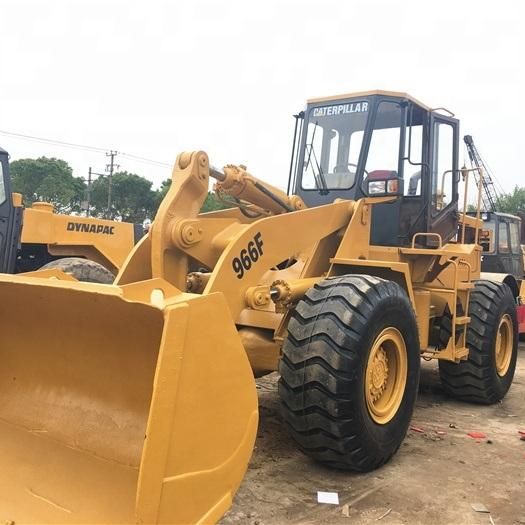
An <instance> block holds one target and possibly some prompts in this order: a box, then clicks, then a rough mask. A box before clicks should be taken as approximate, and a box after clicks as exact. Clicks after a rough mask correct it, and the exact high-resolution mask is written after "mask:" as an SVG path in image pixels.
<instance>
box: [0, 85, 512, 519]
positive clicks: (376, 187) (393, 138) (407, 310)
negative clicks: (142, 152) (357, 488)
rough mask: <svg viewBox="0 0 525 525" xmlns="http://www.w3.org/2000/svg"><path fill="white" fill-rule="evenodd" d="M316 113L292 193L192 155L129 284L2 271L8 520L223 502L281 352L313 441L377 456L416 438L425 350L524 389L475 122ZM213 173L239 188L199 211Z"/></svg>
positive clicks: (323, 104) (467, 393)
mask: <svg viewBox="0 0 525 525" xmlns="http://www.w3.org/2000/svg"><path fill="white" fill-rule="evenodd" d="M298 119H299V120H298V124H299V125H298V129H299V132H298V134H297V135H298V136H297V141H296V142H297V143H298V146H296V147H294V151H295V153H296V155H295V160H294V162H293V163H292V164H293V166H294V167H295V169H294V170H292V177H291V182H290V188H291V191H290V192H289V193H290V194H287V193H285V192H283V191H280V190H278V189H276V188H274V187H272V186H270V185H268V184H266V183H264V182H262V181H261V180H259V179H256V178H255V177H253V176H252V175H250V174H249V173H248V172H247V171H246V168H245V167H243V166H233V165H228V166H226V167H225V168H224V169H223V170H218V169H215V168H213V167H212V166H210V164H209V161H208V157H207V155H206V154H205V153H204V152H193V153H183V154H180V155H179V156H178V158H177V161H176V164H175V167H174V170H173V183H172V185H171V188H170V190H169V192H168V194H167V195H166V198H165V199H164V201H163V202H162V204H161V206H160V208H159V211H158V213H157V216H156V218H155V221H154V223H153V225H152V228H151V229H150V231H149V232H148V234H147V235H146V236H145V237H144V238H142V240H141V241H140V242H139V243H138V244H137V245H136V246H135V247H134V249H133V250H132V252H131V254H130V255H129V257H128V258H127V260H126V262H125V263H124V265H123V267H122V268H121V270H120V272H119V274H118V276H117V278H116V281H115V283H114V284H113V285H112V286H101V285H98V284H93V283H79V282H75V281H72V280H71V278H70V277H68V276H67V275H63V277H64V278H63V279H62V278H61V276H60V273H59V272H56V273H55V275H54V277H55V278H53V279H50V278H47V276H46V275H45V274H43V275H42V277H39V276H38V274H37V273H36V274H33V275H32V276H29V277H26V276H23V275H2V276H0V296H1V297H2V301H0V320H1V322H2V323H3V324H2V326H1V329H0V338H1V339H0V362H1V363H2V366H1V367H0V371H1V372H0V373H1V374H2V376H1V377H0V450H1V451H2V453H1V455H0V468H1V471H2V476H1V477H0V519H3V520H6V521H10V520H12V521H14V522H15V523H16V524H21V523H34V522H38V523H131V522H136V523H177V524H188V523H214V522H216V521H217V520H219V519H220V517H221V516H222V515H223V513H224V512H225V511H226V510H227V509H228V508H229V506H230V505H231V502H232V498H233V495H234V494H235V492H236V490H237V488H238V487H239V485H240V483H241V481H242V478H243V476H244V473H245V471H246V468H247V465H248V461H249V459H250V455H251V452H252V448H253V445H254V441H255V437H256V431H257V422H258V408H257V395H256V389H255V381H254V375H255V376H257V375H262V374H265V373H268V372H271V371H274V370H279V371H280V374H281V379H280V383H279V395H280V397H281V402H282V409H283V419H284V422H285V424H286V425H287V426H288V427H289V429H290V432H291V434H292V435H293V437H294V439H295V440H296V442H297V444H298V446H299V447H300V448H301V449H302V450H303V451H304V452H305V453H306V454H307V455H309V456H310V457H312V458H314V459H316V460H318V461H320V462H322V463H324V464H326V465H332V466H334V467H336V468H338V469H349V470H357V471H368V470H371V469H374V468H376V467H378V466H380V465H382V464H384V463H385V462H386V461H388V460H389V459H390V458H391V457H392V455H393V454H394V453H395V452H396V451H397V449H398V448H399V446H400V444H401V443H402V441H403V439H404V436H405V433H406V431H407V428H408V425H409V422H410V418H411V415H412V411H413V407H414V403H415V399H416V395H417V390H418V381H419V370H420V358H422V357H423V358H426V359H437V360H438V361H439V365H440V374H441V378H442V381H443V385H444V387H445V389H446V390H447V392H449V393H450V394H452V395H453V396H455V397H457V398H458V399H462V400H466V401H472V402H475V403H494V402H497V401H499V400H500V399H502V398H503V396H504V395H505V394H506V392H507V390H508V389H509V387H510V385H511V382H512V378H513V374H514V369H515V365H516V353H517V324H516V308H515V298H514V297H513V295H512V293H511V291H510V288H509V287H508V286H506V285H505V284H503V283H500V282H494V281H487V280H483V279H482V278H481V275H480V246H479V245H478V242H477V241H478V235H479V230H480V228H481V226H482V221H481V219H480V218H479V217H469V216H468V215H467V214H466V213H464V212H460V211H458V210H459V205H458V200H459V193H458V186H459V185H460V182H461V183H462V181H461V179H465V185H466V186H467V187H468V184H467V183H468V177H469V175H470V174H471V173H470V171H469V170H467V169H459V168H458V143H459V129H458V128H459V122H458V120H456V119H455V118H453V117H452V116H450V115H449V114H445V112H444V111H442V110H433V109H431V108H429V107H427V106H425V105H423V104H421V103H420V102H418V101H417V100H415V99H413V98H412V97H410V96H408V95H406V94H403V93H393V92H384V91H372V92H365V93H357V94H352V95H344V96H340V97H330V98H324V99H316V100H311V101H309V102H308V104H307V107H306V110H305V111H304V112H303V113H302V114H300V115H299V116H298ZM294 144H295V142H294ZM210 176H211V177H213V178H215V179H217V181H218V182H217V185H216V191H217V192H218V193H219V194H220V195H221V198H223V199H227V200H230V201H231V202H234V203H235V204H236V205H237V206H236V207H235V208H233V209H228V210H222V211H218V212H212V213H206V214H199V210H200V207H201V204H202V203H203V202H204V199H205V198H206V194H207V191H208V184H209V178H210ZM408 181H410V182H411V183H410V184H409V183H408ZM405 182H407V183H406V184H405ZM465 191H466V190H465ZM478 191H479V190H478ZM466 198H467V196H466V194H465V199H466ZM478 201H479V193H478ZM464 208H465V206H464ZM478 215H479V214H478ZM471 234H473V237H472V239H473V241H472V242H470V243H467V242H465V239H466V237H467V236H471ZM28 305H30V309H31V310H30V312H31V314H30V316H28V315H26V309H27V308H28Z"/></svg>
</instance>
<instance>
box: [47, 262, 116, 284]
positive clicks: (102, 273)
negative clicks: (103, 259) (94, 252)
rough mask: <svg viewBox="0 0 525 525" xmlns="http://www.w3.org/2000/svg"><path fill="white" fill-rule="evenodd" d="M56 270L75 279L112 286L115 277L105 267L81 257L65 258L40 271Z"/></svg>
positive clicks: (48, 264) (49, 264)
mask: <svg viewBox="0 0 525 525" xmlns="http://www.w3.org/2000/svg"><path fill="white" fill-rule="evenodd" d="M51 268H56V269H58V270H62V271H63V272H64V273H67V274H69V275H72V276H73V277H74V278H75V279H78V280H79V281H84V282H90V283H100V284H111V283H112V282H113V281H114V280H115V276H114V275H113V274H112V273H111V272H110V271H109V270H108V269H107V268H105V267H104V266H102V265H101V264H99V263H96V262H95V261H90V260H89V259H82V258H81V257H64V258H63V259H56V260H55V261H51V262H50V263H47V264H44V266H42V267H41V268H40V270H48V269H51Z"/></svg>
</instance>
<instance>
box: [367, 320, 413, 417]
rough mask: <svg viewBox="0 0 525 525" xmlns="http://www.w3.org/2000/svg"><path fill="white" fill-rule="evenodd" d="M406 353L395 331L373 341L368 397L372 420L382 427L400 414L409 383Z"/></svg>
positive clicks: (368, 369)
mask: <svg viewBox="0 0 525 525" xmlns="http://www.w3.org/2000/svg"><path fill="white" fill-rule="evenodd" d="M407 367H408V365H407V351H406V345H405V341H404V339H403V336H402V335H401V333H400V332H399V330H397V329H396V328H393V327H389V328H385V329H384V330H383V331H382V332H381V333H380V334H379V335H378V336H377V337H376V340H375V341H374V344H373V345H372V350H370V355H369V356H368V363H367V365H366V371H365V398H366V405H367V408H368V412H369V414H370V417H371V418H372V419H373V420H374V421H375V422H376V423H378V424H379V425H385V424H386V423H388V422H389V421H390V420H391V419H392V418H393V417H394V416H395V415H396V413H397V411H398V409H399V406H400V405H401V401H402V400H403V394H404V393H405V386H406V382H407Z"/></svg>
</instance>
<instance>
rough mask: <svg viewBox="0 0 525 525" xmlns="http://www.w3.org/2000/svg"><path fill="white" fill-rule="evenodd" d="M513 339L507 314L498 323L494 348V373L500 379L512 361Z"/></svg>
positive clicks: (510, 321)
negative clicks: (495, 372) (496, 373)
mask: <svg viewBox="0 0 525 525" xmlns="http://www.w3.org/2000/svg"><path fill="white" fill-rule="evenodd" d="M513 339H514V331H513V329H512V319H511V318H510V315H509V314H505V315H504V316H503V317H502V318H501V321H500V322H499V326H498V333H497V335H496V344H495V346H494V352H495V354H496V371H497V372H498V375H499V376H500V377H503V376H504V375H505V374H506V373H507V372H508V370H509V366H510V361H511V359H512V349H513V347H514V340H513Z"/></svg>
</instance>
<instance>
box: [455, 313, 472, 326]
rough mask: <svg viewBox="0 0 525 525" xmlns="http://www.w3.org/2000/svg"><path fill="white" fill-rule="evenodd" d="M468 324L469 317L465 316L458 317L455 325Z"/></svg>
mask: <svg viewBox="0 0 525 525" xmlns="http://www.w3.org/2000/svg"><path fill="white" fill-rule="evenodd" d="M469 323H470V317H468V316H467V315H460V316H458V317H456V324H457V325H463V324H469Z"/></svg>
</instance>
